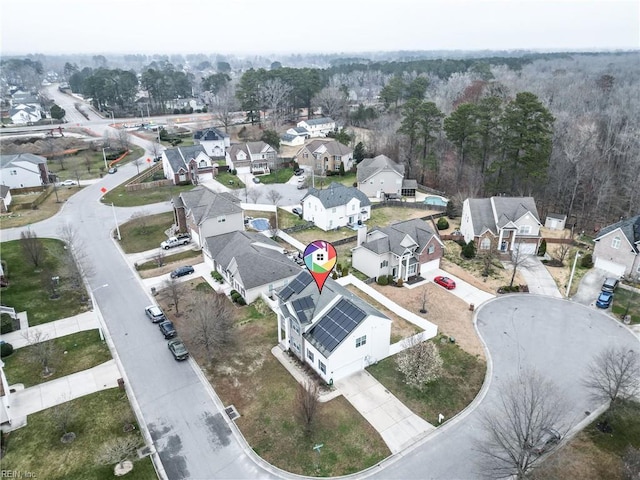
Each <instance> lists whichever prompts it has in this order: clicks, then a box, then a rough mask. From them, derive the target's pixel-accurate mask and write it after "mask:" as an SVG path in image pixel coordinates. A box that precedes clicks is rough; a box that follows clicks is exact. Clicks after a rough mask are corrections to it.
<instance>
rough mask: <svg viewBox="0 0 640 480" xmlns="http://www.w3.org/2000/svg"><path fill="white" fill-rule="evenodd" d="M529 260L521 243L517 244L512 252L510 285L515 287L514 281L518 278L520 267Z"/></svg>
mask: <svg viewBox="0 0 640 480" xmlns="http://www.w3.org/2000/svg"><path fill="white" fill-rule="evenodd" d="M526 261H527V255H526V254H525V253H523V251H522V248H520V245H519V244H517V245H516V246H515V248H514V249H513V251H512V252H511V281H510V282H509V286H510V287H513V281H514V280H515V278H516V273H518V268H520V265H522V264H523V263H524V262H526Z"/></svg>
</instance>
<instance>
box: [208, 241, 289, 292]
mask: <svg viewBox="0 0 640 480" xmlns="http://www.w3.org/2000/svg"><path fill="white" fill-rule="evenodd" d="M203 252H204V261H205V263H206V264H207V265H209V266H210V267H211V269H212V270H215V271H216V272H218V273H219V274H220V275H222V277H223V278H224V279H225V281H226V282H227V283H228V284H229V285H231V287H232V288H233V289H235V290H237V291H238V292H240V294H241V295H242V296H243V297H244V299H245V301H246V302H247V303H251V302H253V301H254V300H256V299H258V298H260V295H261V294H262V293H265V294H267V295H272V294H273V292H274V291H275V290H276V289H279V288H281V287H283V286H285V285H287V284H288V283H289V282H291V280H293V278H294V277H295V276H296V275H298V274H299V273H300V266H299V265H298V264H296V263H295V262H294V261H293V260H291V259H289V258H288V257H287V256H286V255H285V254H284V252H285V250H284V248H282V246H280V245H279V244H278V243H277V242H274V241H273V240H271V239H270V238H269V237H266V236H265V235H263V234H262V233H255V232H245V231H237V232H229V233H225V234H222V235H216V236H214V237H208V238H207V239H206V242H205V244H204V248H203Z"/></svg>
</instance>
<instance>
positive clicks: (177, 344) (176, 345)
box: [167, 338, 189, 360]
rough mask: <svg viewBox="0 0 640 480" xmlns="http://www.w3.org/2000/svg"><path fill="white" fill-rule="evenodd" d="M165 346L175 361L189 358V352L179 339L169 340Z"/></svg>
mask: <svg viewBox="0 0 640 480" xmlns="http://www.w3.org/2000/svg"><path fill="white" fill-rule="evenodd" d="M167 346H168V347H169V350H171V353H173V358H175V359H176V360H186V359H187V358H189V351H188V350H187V347H185V346H184V343H182V340H180V339H179V338H174V339H172V340H169V343H168V344H167Z"/></svg>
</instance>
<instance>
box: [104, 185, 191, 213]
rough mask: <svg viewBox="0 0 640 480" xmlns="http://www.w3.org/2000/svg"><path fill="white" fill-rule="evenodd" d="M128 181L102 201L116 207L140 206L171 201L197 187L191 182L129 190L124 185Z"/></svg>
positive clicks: (108, 193) (106, 195)
mask: <svg viewBox="0 0 640 480" xmlns="http://www.w3.org/2000/svg"><path fill="white" fill-rule="evenodd" d="M128 182H129V180H127V181H125V182H124V183H122V184H121V185H118V186H117V187H116V188H114V189H113V190H111V191H110V192H107V193H106V194H105V196H104V197H102V199H101V201H102V202H104V203H105V204H107V205H110V204H111V203H113V204H114V205H115V206H116V207H139V206H140V205H150V204H152V203H160V202H170V201H171V199H172V198H173V197H177V196H178V195H180V193H182V192H187V191H189V190H192V189H193V188H195V187H194V185H191V184H187V185H166V186H158V187H155V188H149V189H143V190H135V191H132V192H127V191H126V190H125V188H124V185H125V183H128Z"/></svg>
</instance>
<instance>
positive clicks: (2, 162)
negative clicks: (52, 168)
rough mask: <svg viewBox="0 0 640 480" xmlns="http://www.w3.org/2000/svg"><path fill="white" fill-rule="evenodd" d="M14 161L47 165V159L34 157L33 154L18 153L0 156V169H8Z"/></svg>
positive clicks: (38, 156)
mask: <svg viewBox="0 0 640 480" xmlns="http://www.w3.org/2000/svg"><path fill="white" fill-rule="evenodd" d="M15 161H20V162H29V163H33V164H34V165H38V164H40V163H47V159H46V158H44V157H41V156H40V155H34V154H33V153H18V154H16V155H0V168H5V167H8V166H9V165H11V164H12V163H13V162H15Z"/></svg>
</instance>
